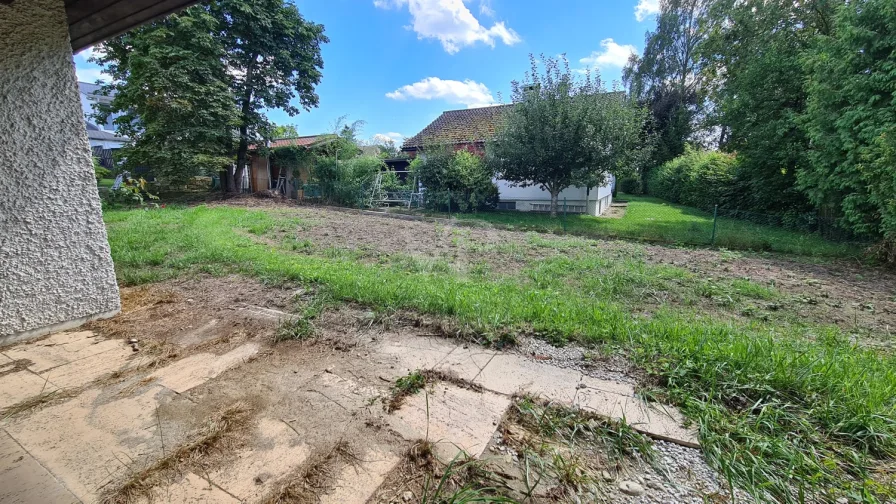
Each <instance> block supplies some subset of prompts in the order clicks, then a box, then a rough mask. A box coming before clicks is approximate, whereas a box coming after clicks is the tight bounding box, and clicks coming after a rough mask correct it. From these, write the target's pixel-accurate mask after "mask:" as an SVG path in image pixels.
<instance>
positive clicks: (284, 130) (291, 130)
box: [268, 124, 300, 138]
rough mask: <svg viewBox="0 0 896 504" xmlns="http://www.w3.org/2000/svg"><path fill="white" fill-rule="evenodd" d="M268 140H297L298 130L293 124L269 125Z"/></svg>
mask: <svg viewBox="0 0 896 504" xmlns="http://www.w3.org/2000/svg"><path fill="white" fill-rule="evenodd" d="M268 136H269V137H270V138H297V137H299V136H300V135H299V128H296V126H295V125H294V124H271V127H270V129H269V131H268Z"/></svg>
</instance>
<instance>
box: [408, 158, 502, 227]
mask: <svg viewBox="0 0 896 504" xmlns="http://www.w3.org/2000/svg"><path fill="white" fill-rule="evenodd" d="M411 166H412V167H413V169H414V170H415V172H416V175H417V178H418V180H419V181H420V184H422V185H423V187H424V190H425V191H426V206H427V207H429V208H432V209H435V210H444V209H446V208H448V209H453V210H456V211H461V212H473V211H476V210H485V209H488V208H494V207H496V206H497V205H498V187H497V186H496V185H495V183H494V181H493V180H492V178H493V177H494V173H492V172H491V171H490V170H489V168H488V166H487V165H486V163H484V162H483V161H482V158H480V157H479V156H477V155H475V154H471V153H470V152H467V151H465V150H461V151H457V152H454V153H452V152H451V151H450V150H449V149H445V148H435V149H428V150H427V153H426V158H425V159H424V160H419V161H415V162H414V163H413V164H412V165H411Z"/></svg>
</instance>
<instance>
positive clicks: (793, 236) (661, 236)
mask: <svg viewBox="0 0 896 504" xmlns="http://www.w3.org/2000/svg"><path fill="white" fill-rule="evenodd" d="M620 199H625V200H627V201H628V208H627V210H626V212H625V215H624V216H623V217H622V218H620V219H611V218H606V217H592V216H588V215H572V214H570V215H567V216H565V217H557V218H552V217H551V216H550V215H547V214H543V213H532V212H509V211H508V212H504V211H498V212H480V213H476V214H457V215H454V216H455V217H456V218H458V219H462V220H481V221H486V222H489V223H491V224H493V225H497V226H499V227H505V228H509V229H516V230H522V231H537V232H542V233H570V234H574V235H579V236H586V237H604V238H628V239H637V240H645V241H653V242H662V243H674V244H687V245H702V246H708V245H710V241H711V239H712V228H713V219H712V214H710V213H706V212H703V211H700V210H697V209H695V208H691V207H686V206H682V205H675V204H672V203H668V202H666V201H663V200H661V199H658V198H651V197H647V196H630V195H620ZM715 246H717V247H722V248H728V249H736V250H753V251H771V252H782V253H787V254H797V255H804V256H814V257H853V256H860V255H861V250H860V249H858V248H857V247H856V246H855V245H853V244H848V243H835V242H830V241H827V240H824V239H823V238H821V237H820V236H818V235H816V234H807V233H801V232H798V231H792V230H788V229H784V228H780V227H775V226H767V225H761V224H756V223H753V222H749V221H744V220H738V219H729V218H724V217H720V218H719V220H718V225H717V228H716V239H715Z"/></svg>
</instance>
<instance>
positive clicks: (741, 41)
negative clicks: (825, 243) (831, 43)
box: [700, 0, 836, 213]
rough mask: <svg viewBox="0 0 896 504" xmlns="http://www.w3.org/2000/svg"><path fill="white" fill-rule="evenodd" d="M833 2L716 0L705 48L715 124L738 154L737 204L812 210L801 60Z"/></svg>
mask: <svg viewBox="0 0 896 504" xmlns="http://www.w3.org/2000/svg"><path fill="white" fill-rule="evenodd" d="M835 3H836V2H833V1H831V0H806V1H799V2H794V1H793V0H768V1H766V0H746V1H742V0H717V1H716V2H715V4H714V5H713V8H712V9H711V11H710V18H711V19H713V22H712V23H711V26H712V32H711V34H710V36H709V37H708V38H707V40H706V42H705V43H703V44H702V45H701V47H700V52H701V55H702V57H703V58H704V59H706V60H707V65H706V66H705V68H704V71H705V73H706V74H707V76H708V78H710V79H712V81H713V82H714V83H715V84H714V85H713V86H712V95H711V98H712V100H713V102H714V104H715V106H714V120H715V124H716V125H718V126H719V127H721V128H723V129H724V130H725V131H727V132H728V133H729V136H728V139H727V141H726V142H725V144H724V145H723V146H722V147H723V148H724V149H726V150H728V151H731V152H737V154H738V158H739V160H740V165H739V170H738V176H737V188H736V189H735V190H734V191H732V193H733V194H736V195H738V199H737V200H736V201H733V202H732V205H734V206H737V207H740V208H750V209H754V210H757V211H762V212H769V213H783V212H786V211H806V210H808V209H809V206H808V202H807V200H806V198H805V196H804V195H803V194H802V193H801V192H800V191H799V190H798V189H797V187H796V179H797V174H798V173H799V172H800V171H802V170H805V169H807V168H808V166H809V159H808V156H807V151H808V147H809V140H808V137H807V136H806V134H805V132H804V130H803V128H802V125H801V116H802V114H803V112H804V111H805V107H806V91H805V89H804V82H805V79H806V73H805V71H804V68H803V65H802V58H803V57H804V56H805V54H806V51H807V50H808V49H809V47H810V45H811V44H812V42H813V40H814V39H815V38H816V37H817V36H818V35H824V34H825V33H827V32H828V31H829V27H830V23H831V15H832V12H833V9H832V6H833V5H834V4H835Z"/></svg>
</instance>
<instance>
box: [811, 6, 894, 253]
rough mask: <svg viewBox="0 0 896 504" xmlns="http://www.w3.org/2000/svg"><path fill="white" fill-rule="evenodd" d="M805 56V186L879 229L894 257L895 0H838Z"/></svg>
mask: <svg viewBox="0 0 896 504" xmlns="http://www.w3.org/2000/svg"><path fill="white" fill-rule="evenodd" d="M833 26H834V29H833V30H832V33H831V34H830V35H826V36H822V37H819V38H818V40H817V41H816V43H815V44H814V45H813V47H812V49H811V50H810V51H809V53H808V55H807V57H806V58H805V64H806V70H807V72H808V73H809V79H808V84H807V90H808V105H807V112H806V127H807V132H808V137H809V139H810V141H811V150H810V151H809V159H810V160H811V163H810V164H809V165H808V166H807V167H806V168H805V169H803V170H802V171H801V172H800V173H799V177H798V178H799V184H800V187H801V188H802V189H803V190H804V191H806V193H807V194H808V195H809V198H810V199H811V200H812V202H813V203H815V204H816V205H817V206H819V207H820V208H821V209H822V210H823V211H825V212H826V213H829V214H832V215H835V216H839V218H840V223H841V224H842V225H843V226H844V227H846V228H847V229H849V230H851V231H853V232H855V233H858V234H863V235H870V236H881V237H883V238H884V240H885V248H886V250H887V252H888V258H889V260H891V261H896V168H894V167H896V99H894V96H896V94H894V87H893V83H894V82H896V4H894V3H893V2H892V1H891V0H863V1H857V2H849V3H844V4H843V5H841V6H840V7H839V8H838V10H837V11H836V16H835V18H834V20H833Z"/></svg>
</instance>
